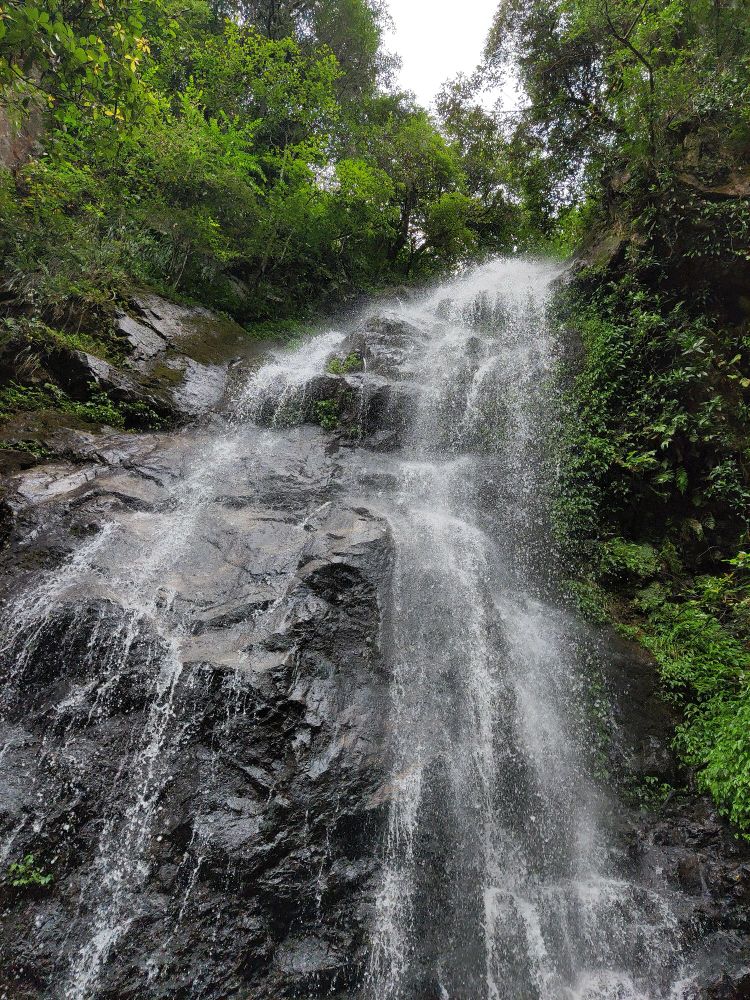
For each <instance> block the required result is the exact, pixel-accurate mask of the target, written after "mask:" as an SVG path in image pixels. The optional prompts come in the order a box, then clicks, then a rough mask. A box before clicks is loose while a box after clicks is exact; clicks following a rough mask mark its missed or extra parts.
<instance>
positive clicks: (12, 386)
mask: <svg viewBox="0 0 750 1000" xmlns="http://www.w3.org/2000/svg"><path fill="white" fill-rule="evenodd" d="M89 389H90V396H89V398H88V399H87V400H85V401H84V402H80V401H78V400H74V399H71V398H70V396H68V395H67V393H65V392H63V390H62V389H61V388H60V387H59V386H57V385H54V383H51V382H45V383H44V384H43V385H41V386H38V385H32V386H28V385H21V384H19V383H18V382H15V381H11V382H9V383H8V385H6V386H3V387H2V388H0V424H2V423H4V422H6V421H7V420H8V419H9V418H10V417H11V416H13V414H15V413H18V412H33V411H36V410H58V411H60V412H61V413H68V414H70V415H71V416H73V417H76V418H77V419H78V420H83V421H85V422H86V423H90V424H106V425H107V426H109V427H117V428H125V427H143V428H147V429H149V430H158V429H159V428H161V427H163V426H164V422H163V420H162V419H161V417H159V415H158V414H157V413H155V412H154V411H153V410H152V409H151V408H150V407H149V406H147V405H146V404H144V403H115V402H114V401H113V400H112V399H110V397H109V396H108V395H107V394H106V392H102V391H101V390H99V389H98V388H97V387H96V386H95V385H93V384H92V385H91V386H90V387H89Z"/></svg>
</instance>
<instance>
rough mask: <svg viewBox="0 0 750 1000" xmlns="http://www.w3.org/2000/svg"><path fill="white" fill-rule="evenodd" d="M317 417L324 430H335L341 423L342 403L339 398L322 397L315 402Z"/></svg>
mask: <svg viewBox="0 0 750 1000" xmlns="http://www.w3.org/2000/svg"><path fill="white" fill-rule="evenodd" d="M315 418H316V420H317V421H318V423H319V424H320V426H321V427H322V428H323V430H324V431H335V430H337V429H338V427H339V425H340V423H341V403H340V402H339V400H338V399H321V400H320V401H319V402H318V403H316V404H315Z"/></svg>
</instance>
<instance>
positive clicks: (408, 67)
mask: <svg viewBox="0 0 750 1000" xmlns="http://www.w3.org/2000/svg"><path fill="white" fill-rule="evenodd" d="M389 6H390V11H391V17H392V18H393V21H394V24H395V30H394V31H393V32H390V33H389V34H388V36H387V38H386V45H387V46H388V48H389V49H390V50H391V51H392V52H396V53H397V54H398V55H399V56H401V60H402V62H403V67H402V69H401V73H400V75H399V78H398V79H399V84H400V85H401V87H402V88H403V89H404V90H413V91H414V93H415V94H416V95H417V99H418V101H419V103H420V104H422V105H424V106H425V107H426V106H428V105H429V104H431V103H432V99H433V98H434V97H435V94H436V93H437V92H438V90H440V86H441V84H442V83H443V82H444V81H445V80H447V79H449V78H450V77H452V76H455V75H456V73H459V72H464V73H470V72H471V71H472V70H473V69H474V67H475V66H476V64H477V63H478V62H479V60H480V58H481V55H482V49H483V47H484V42H485V38H486V37H487V33H488V31H489V29H490V22H491V20H492V15H493V14H494V13H495V10H496V8H497V6H498V0H390V3H389Z"/></svg>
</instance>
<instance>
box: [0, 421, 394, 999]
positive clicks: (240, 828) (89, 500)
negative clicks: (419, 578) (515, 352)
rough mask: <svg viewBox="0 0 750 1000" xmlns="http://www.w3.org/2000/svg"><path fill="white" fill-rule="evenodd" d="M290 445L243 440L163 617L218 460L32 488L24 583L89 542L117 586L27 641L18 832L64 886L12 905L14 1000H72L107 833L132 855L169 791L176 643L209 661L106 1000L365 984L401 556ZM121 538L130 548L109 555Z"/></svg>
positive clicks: (63, 611)
mask: <svg viewBox="0 0 750 1000" xmlns="http://www.w3.org/2000/svg"><path fill="white" fill-rule="evenodd" d="M262 433H263V432H261V431H255V432H254V434H262ZM274 433H275V434H278V433H279V432H274ZM285 433H286V435H287V437H286V440H285V446H284V447H283V448H282V449H280V450H279V451H274V452H271V453H270V454H268V453H264V450H263V448H262V446H261V447H259V445H258V442H257V441H256V440H253V439H251V438H249V437H247V438H246V437H244V436H243V434H242V433H241V432H239V431H238V432H235V435H236V437H235V445H236V451H235V452H233V458H232V461H231V462H229V463H228V464H227V466H226V468H225V470H224V471H223V472H221V471H219V472H218V473H217V475H218V479H216V480H213V481H212V482H211V487H210V490H209V492H208V493H207V494H206V495H204V496H203V497H202V500H201V506H200V514H198V511H197V509H196V513H195V515H194V516H196V517H198V516H200V522H199V524H198V525H195V526H194V527H193V528H192V529H191V544H190V546H188V547H186V548H185V549H184V550H180V549H179V546H178V547H177V551H178V553H180V554H179V555H178V556H177V558H176V559H175V561H174V563H173V564H171V568H170V569H169V570H166V567H165V566H164V565H161V564H160V572H161V573H162V574H164V576H165V579H164V584H165V587H164V590H163V593H161V592H160V590H159V587H158V586H156V585H155V597H154V599H153V602H152V604H150V605H149V606H148V607H146V608H145V609H144V608H140V609H139V607H138V606H137V605H136V604H135V603H134V601H133V598H132V595H133V594H134V593H135V592H134V591H133V589H132V586H130V587H128V586H125V581H126V579H127V580H130V581H131V583H132V580H133V579H137V575H136V577H134V576H133V573H134V572H135V573H136V574H137V570H135V569H134V566H135V555H136V554H138V559H141V560H142V559H143V556H144V554H145V553H148V552H149V551H152V550H153V549H154V547H158V545H159V544H160V541H161V539H162V537H163V535H164V533H165V531H174V530H176V529H177V525H178V524H181V522H174V523H173V522H170V521H169V511H170V505H171V504H172V503H173V501H174V492H173V491H174V490H176V489H180V488H183V489H184V487H182V485H181V484H182V480H181V479H180V478H179V476H180V475H182V474H183V468H182V467H183V463H184V461H185V459H186V457H188V456H190V457H192V458H194V456H195V454H196V447H199V440H198V441H196V439H195V437H193V436H191V435H187V436H182V437H177V438H172V439H169V440H166V439H163V440H162V443H161V446H160V447H159V448H156V449H154V447H153V442H151V441H150V440H149V439H146V438H141V439H136V440H137V441H139V443H140V450H139V449H136V450H135V451H134V452H131V453H130V454H129V455H128V456H127V459H126V460H125V461H124V462H123V463H122V464H121V465H120V466H116V467H113V468H110V469H107V468H106V466H104V465H101V466H100V465H99V463H92V465H93V466H94V467H96V468H100V469H101V472H100V474H99V475H98V476H96V477H95V478H93V479H92V480H91V481H86V480H84V481H82V482H78V481H73V480H72V479H65V476H64V475H63V469H60V477H59V478H58V486H57V489H56V491H51V490H50V489H48V488H45V489H41V488H40V487H39V486H38V485H33V486H32V480H31V479H29V478H27V477H28V476H29V473H25V474H22V475H21V477H20V480H19V482H18V484H17V485H18V490H19V491H25V492H26V493H27V494H29V495H31V494H32V492H33V495H34V497H35V500H36V502H35V505H34V506H29V505H27V507H26V508H24V509H23V510H22V511H19V516H18V520H17V522H16V524H15V527H14V529H13V532H12V535H11V538H10V541H9V546H8V548H7V549H6V550H5V551H4V552H3V553H0V562H2V565H3V568H4V570H6V573H5V575H6V577H9V578H13V580H14V581H15V585H16V587H19V586H20V583H21V581H22V580H24V579H25V578H28V576H29V575H31V576H32V577H33V576H34V574H35V572H37V571H38V566H39V561H40V560H44V561H46V562H47V564H48V565H49V563H50V561H51V562H52V565H54V563H55V561H59V560H61V559H64V557H65V552H66V551H69V550H70V548H71V547H72V546H71V544H70V543H71V539H74V538H75V537H76V536H77V537H80V531H81V530H82V529H83V528H84V526H86V525H88V526H89V529H88V530H89V534H88V535H87V536H86V537H87V538H89V539H90V543H91V545H93V547H94V549H93V551H94V552H95V555H94V556H92V558H93V559H94V561H95V562H94V564H95V565H96V566H97V572H96V573H95V574H94V577H93V578H92V577H91V576H90V575H88V576H86V577H85V579H86V580H87V581H88V582H87V583H85V584H84V583H82V582H76V579H77V578H76V577H75V574H73V575H72V576H71V577H70V578H69V580H68V582H66V583H65V585H64V586H65V589H64V598H63V596H62V595H60V596H58V598H57V601H58V608H59V610H58V612H57V613H56V614H55V615H53V616H52V617H50V618H48V619H47V621H46V625H45V627H44V629H43V630H42V632H39V633H37V632H35V631H34V629H33V628H32V629H31V631H30V632H29V633H28V634H27V633H23V634H22V635H19V638H18V640H17V642H18V643H20V644H21V645H20V646H19V645H16V648H15V653H16V654H17V653H18V651H19V649H21V648H22V649H23V650H24V652H23V654H22V656H21V658H20V660H19V657H18V655H15V656H13V657H12V660H13V662H14V663H16V664H19V663H20V667H19V670H18V672H17V674H16V676H15V677H14V678H13V679H12V681H11V682H10V683H9V684H7V683H6V685H5V688H4V690H5V702H4V712H3V720H4V721H3V726H4V727H5V728H4V729H3V730H2V731H0V735H2V736H3V738H4V743H5V746H6V752H5V754H3V755H0V783H2V785H3V787H4V788H6V789H8V794H7V796H6V797H5V800H4V803H3V805H2V807H0V833H2V835H3V838H4V841H5V842H6V843H9V844H10V845H11V846H10V854H9V857H10V858H12V859H15V858H16V857H19V856H22V855H23V854H25V853H34V854H35V857H36V858H38V860H39V863H40V864H42V865H44V866H45V870H46V868H49V869H50V870H52V871H53V872H54V881H53V883H52V884H51V885H50V887H49V888H48V889H46V890H45V892H44V893H41V895H40V896H39V898H36V897H32V896H28V897H24V899H23V900H20V899H19V900H17V901H14V902H13V905H12V906H11V907H10V910H11V913H10V915H9V919H8V920H7V921H6V924H5V931H4V936H3V939H2V942H0V954H1V958H0V996H2V995H3V991H5V992H6V993H7V995H8V996H12V997H13V998H14V1000H16V998H19V997H24V996H29V997H35V998H36V1000H41V998H45V1000H52V998H55V1000H57V997H58V996H59V995H60V992H59V991H60V989H61V988H62V985H63V984H65V983H66V982H68V981H69V977H70V975H71V966H72V964H74V962H75V959H76V956H78V955H79V954H81V950H82V949H83V948H85V947H86V942H87V941H90V939H91V935H92V921H93V920H94V919H95V909H96V902H97V900H98V899H99V898H100V895H101V885H102V879H103V871H104V869H103V868H102V867H101V865H102V864H105V867H108V865H107V864H106V854H105V857H104V859H103V860H102V856H101V851H102V849H103V848H102V838H103V837H104V836H105V831H106V829H107V824H114V827H113V828H114V829H115V830H119V831H120V832H119V836H120V837H123V838H127V837H129V836H131V834H129V833H128V832H127V830H128V826H127V816H128V815H137V811H136V813H129V810H132V809H136V810H137V808H140V807H136V803H137V802H138V794H139V792H138V788H139V787H141V786H140V783H141V782H143V781H144V780H151V779H145V778H144V777H143V775H145V773H146V772H144V771H141V770H139V769H141V768H143V766H144V762H145V761H146V760H150V758H149V756H148V753H147V752H146V748H145V747H144V745H142V743H141V741H142V739H143V737H142V736H141V735H139V734H146V735H147V734H148V733H149V732H150V731H151V730H150V729H149V726H151V727H153V726H154V725H155V720H156V719H157V718H158V715H156V716H155V715H153V712H154V709H153V705H154V703H155V702H154V699H155V698H156V699H157V702H158V694H157V691H158V683H159V676H160V671H163V670H164V669H165V667H164V664H166V663H169V662H170V661H169V656H170V655H172V653H170V652H169V651H168V650H166V649H165V647H164V646H163V644H162V643H163V638H162V635H161V633H162V632H163V630H164V629H165V627H167V625H168V626H169V628H170V629H171V628H177V627H179V629H181V630H182V631H183V632H184V643H183V645H182V646H181V647H179V648H177V647H176V646H175V645H174V644H172V645H171V647H170V648H171V649H172V651H173V652H175V651H176V653H177V656H178V658H179V660H180V666H179V669H178V670H177V672H176V673H175V680H174V686H173V688H172V690H171V694H170V697H169V703H168V704H169V709H168V714H167V715H165V716H164V718H165V719H169V720H171V721H170V724H169V726H168V727H167V729H165V735H164V737H163V738H160V739H161V742H158V744H155V745H158V747H159V752H158V755H157V756H155V757H154V758H153V762H152V764H151V765H149V766H152V767H154V768H156V772H157V773H158V774H160V775H161V777H160V779H159V781H160V784H159V786H158V789H159V790H158V799H157V800H156V801H155V802H154V811H153V813H152V814H151V820H150V821H149V825H147V826H146V827H145V828H144V829H145V832H144V837H145V839H144V841H143V864H144V865H145V866H146V869H145V873H144V874H143V876H139V877H136V872H137V871H138V870H139V869H138V868H137V866H136V867H134V868H133V870H132V872H131V874H130V876H129V878H132V879H133V887H132V890H130V889H129V888H128V886H127V882H126V883H125V887H124V889H123V892H124V893H125V895H124V897H123V900H124V904H123V905H124V906H125V907H126V909H124V910H123V913H125V912H126V911H127V927H126V929H125V930H123V931H121V932H120V933H119V934H118V937H117V941H116V944H115V946H114V947H113V950H112V951H111V953H110V955H109V958H108V961H107V963H106V965H105V966H104V967H103V968H102V969H101V971H100V975H99V981H98V983H97V992H96V995H97V997H98V998H110V1000H126V998H131V997H133V998H135V997H143V996H144V995H145V996H148V997H149V1000H157V998H163V1000H167V998H170V1000H172V998H175V997H179V996H185V997H187V996H193V995H201V996H203V997H205V998H206V1000H227V998H228V997H233V996H238V997H239V996H253V997H257V998H265V1000H285V998H288V1000H299V997H300V995H304V996H305V997H306V998H310V1000H312V998H315V997H323V996H329V995H337V992H338V995H340V996H343V995H346V992H345V991H346V990H347V989H348V988H349V987H348V985H347V984H350V983H353V982H354V981H355V980H356V979H357V976H358V975H360V973H361V965H362V960H363V954H364V948H365V937H366V927H367V921H368V912H369V910H368V907H369V905H370V900H371V899H372V898H373V888H372V880H373V878H374V876H375V873H376V870H377V863H376V857H375V853H376V851H377V848H378V844H379V831H380V830H381V828H382V823H383V821H384V811H383V808H382V807H376V808H373V807H372V806H371V802H372V801H373V799H374V797H375V792H376V789H377V788H378V787H380V786H381V785H382V784H383V782H384V777H385V772H386V762H385V760H384V759H383V756H382V745H383V742H382V735H381V733H382V726H383V724H384V720H385V718H386V715H387V712H386V705H387V697H388V691H387V677H386V676H385V673H384V671H383V670H382V667H381V664H380V650H379V633H380V603H381V596H380V592H381V588H382V587H383V586H384V585H385V581H386V580H387V577H388V567H389V562H390V542H389V536H388V532H387V529H386V526H385V524H384V523H383V522H382V521H381V520H380V519H379V518H377V517H376V516H374V515H373V514H372V513H371V512H370V511H369V510H368V509H367V508H366V507H364V506H357V507H352V506H349V505H347V504H346V503H344V502H343V501H340V500H338V499H336V491H335V489H332V488H331V486H330V481H331V478H332V476H333V475H334V466H333V464H332V463H333V459H332V458H331V457H330V456H329V455H328V454H327V451H326V443H327V437H326V435H325V434H324V433H323V432H322V431H321V430H319V429H316V428H313V427H303V428H298V429H292V430H290V431H288V432H285ZM81 447H83V448H85V447H86V442H81ZM79 471H81V470H79ZM53 478H54V477H53ZM146 511H147V512H148V517H144V512H146ZM104 521H107V522H110V523H113V524H114V526H115V527H114V529H112V531H113V533H112V535H111V538H112V541H111V542H109V543H107V544H100V543H99V542H98V539H99V538H100V532H101V527H102V524H103V522H104ZM170 551H172V549H171V548H170ZM131 561H132V565H131ZM167 576H168V577H169V579H168V580H167V579H166V577H167ZM167 583H168V586H166V584H167ZM160 593H161V596H159V595H160ZM129 594H130V595H131V596H130V597H128V595H129ZM45 599H46V598H44V596H43V595H41V596H40V600H42V601H44V600H45ZM30 620H36V619H34V618H33V616H32V619H30ZM97 634H99V635H101V637H102V641H101V642H99V641H97V640H96V638H94V639H92V637H96V635H97ZM6 680H7V678H6ZM150 713H151V714H150ZM149 719H151V721H150V722H149ZM144 754H145V756H144ZM139 762H140V763H139ZM160 769H161V770H160ZM133 775H135V776H136V780H135V785H134V784H133ZM139 775H141V777H138V776H139ZM123 824H124V825H123ZM133 843H134V844H135V842H133ZM135 849H136V848H135V846H134V847H133V850H135ZM92 907H93V909H92ZM144 984H147V985H144ZM144 990H145V992H144ZM340 991H344V993H341V992H340Z"/></svg>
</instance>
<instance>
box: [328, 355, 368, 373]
mask: <svg viewBox="0 0 750 1000" xmlns="http://www.w3.org/2000/svg"><path fill="white" fill-rule="evenodd" d="M363 368H364V361H363V360H362V358H361V356H360V355H359V354H348V355H347V356H346V357H345V358H331V360H330V361H329V362H328V364H327V365H326V371H327V372H328V373H329V374H330V375H350V374H351V373H352V372H360V371H362V369H363Z"/></svg>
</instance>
